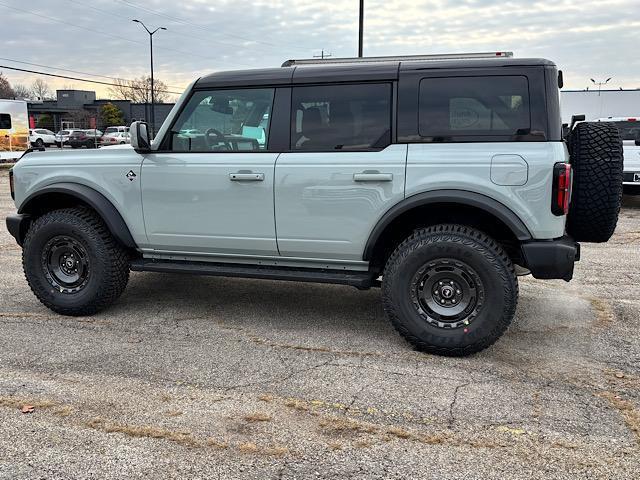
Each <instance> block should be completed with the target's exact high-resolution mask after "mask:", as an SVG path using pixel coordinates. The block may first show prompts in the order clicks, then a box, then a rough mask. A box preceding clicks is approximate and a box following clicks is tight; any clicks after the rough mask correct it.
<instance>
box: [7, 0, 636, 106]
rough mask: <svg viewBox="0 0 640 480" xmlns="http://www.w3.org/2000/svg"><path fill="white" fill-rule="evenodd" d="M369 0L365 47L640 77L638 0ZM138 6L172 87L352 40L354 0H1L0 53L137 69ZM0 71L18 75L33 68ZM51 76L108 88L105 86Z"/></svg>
mask: <svg viewBox="0 0 640 480" xmlns="http://www.w3.org/2000/svg"><path fill="white" fill-rule="evenodd" d="M365 5H366V11H365V54H366V55H402V54H420V53H443V52H465V51H493V50H512V51H514V52H515V54H516V55H517V56H519V57H526V56H534V57H545V58H549V59H551V60H554V61H555V62H556V63H557V64H558V66H559V67H560V68H561V69H563V70H564V72H565V82H566V85H567V87H568V88H584V87H585V86H587V83H588V82H589V78H591V77H594V78H595V77H597V78H602V77H605V78H606V77H613V80H612V82H611V85H612V86H614V87H616V88H617V87H618V86H622V87H625V88H640V56H639V55H637V49H638V45H640V28H639V27H640V2H636V1H629V0H624V1H623V0H597V1H596V0H581V1H577V0H557V1H554V2H531V1H525V0H511V1H506V2H505V1H496V0H428V1H427V0H424V1H404V0H397V1H392V0H387V1H382V0H375V1H373V0H366V1H365ZM7 6H8V7H9V8H8V7H7ZM27 11H28V12H27ZM29 12H31V13H29ZM133 18H138V19H140V20H142V21H144V22H145V23H147V24H148V25H149V26H150V27H155V26H165V27H167V29H168V30H167V31H160V32H158V33H157V35H155V36H154V57H155V58H154V60H155V69H156V75H157V77H158V78H161V79H162V80H163V81H165V82H166V83H167V84H169V85H173V86H176V87H182V86H186V85H187V84H188V83H189V82H190V81H191V80H192V79H194V78H196V77H198V76H201V75H203V74H206V73H208V72H211V71H215V70H229V69H238V68H251V67H266V66H277V65H280V64H281V63H282V62H283V61H284V60H286V59H289V58H304V57H310V56H312V55H314V54H317V53H319V51H320V49H324V50H325V51H328V52H331V53H332V54H333V55H334V56H354V55H355V54H356V52H357V29H358V2H355V1H352V0H348V1H347V0H333V1H330V2H317V1H312V0H305V1H301V0H287V1H280V0H273V1H266V0H253V1H250V2H249V1H238V0H236V1H231V0H219V1H216V2H215V3H213V2H210V1H206V0H191V1H183V2H175V1H170V0H147V1H145V2H142V1H140V0H91V1H89V0H59V1H58V2H50V1H45V0H30V1H29V2H18V1H17V0H0V19H2V31H3V35H2V38H1V39H0V52H2V53H0V57H5V58H13V59H15V60H21V61H27V62H33V63H40V64H44V65H52V66H58V67H64V68H68V69H73V70H80V71H86V72H89V73H96V74H101V75H108V76H114V77H122V78H133V77H138V76H140V75H144V74H146V73H147V72H148V70H149V55H148V40H149V39H148V36H147V34H146V32H144V30H143V29H142V28H141V26H140V25H138V24H135V23H133V22H131V21H130V20H131V19H133ZM0 64H3V65H13V66H19V65H17V64H15V63H11V62H8V61H6V60H0ZM23 66H24V65H23ZM27 68H28V67H27ZM34 69H36V70H38V69H39V70H43V69H42V68H38V67H34ZM49 71H52V70H49ZM4 73H5V74H6V75H7V76H8V77H9V78H10V80H11V81H14V82H23V83H31V82H32V81H33V79H34V77H32V76H29V75H24V74H17V73H15V72H13V73H12V72H10V71H8V70H5V72H4ZM60 73H62V72H60ZM48 81H49V83H50V84H51V85H53V86H56V87H62V86H63V85H64V86H75V87H78V88H85V89H94V88H95V89H96V90H98V92H99V93H102V94H104V93H106V87H105V88H102V87H98V86H95V87H94V86H91V84H81V83H79V82H72V81H66V80H55V81H54V80H48Z"/></svg>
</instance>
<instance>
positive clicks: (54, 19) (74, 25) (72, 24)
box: [0, 2, 247, 65]
mask: <svg viewBox="0 0 640 480" xmlns="http://www.w3.org/2000/svg"><path fill="white" fill-rule="evenodd" d="M0 6H2V7H5V8H8V9H11V10H15V11H17V12H22V13H28V14H30V15H35V16H37V17H40V18H44V19H46V20H50V21H53V22H57V23H61V24H63V25H68V26H70V27H74V28H79V29H81V30H86V31H88V32H91V33H94V34H95V33H97V34H99V35H105V36H107V37H112V38H117V39H119V40H124V41H126V42H130V43H135V44H137V45H144V46H145V47H146V46H147V44H146V43H145V42H140V41H138V40H131V39H130V38H126V37H122V36H120V35H114V34H112V33H108V32H102V31H100V30H95V29H92V28H88V27H83V26H80V25H76V24H74V23H70V22H66V21H64V20H60V19H58V18H55V17H51V16H48V15H42V14H40V13H37V12H33V11H31V10H23V9H20V8H16V7H13V6H11V5H7V4H5V3H2V2H0ZM163 50H168V51H171V52H175V53H179V54H180V55H192V56H195V57H200V58H204V59H207V60H215V61H220V59H218V58H213V57H206V56H204V55H199V54H197V53H194V52H184V51H182V50H176V49H174V48H168V47H163ZM236 64H238V65H240V63H236ZM243 65H247V64H243Z"/></svg>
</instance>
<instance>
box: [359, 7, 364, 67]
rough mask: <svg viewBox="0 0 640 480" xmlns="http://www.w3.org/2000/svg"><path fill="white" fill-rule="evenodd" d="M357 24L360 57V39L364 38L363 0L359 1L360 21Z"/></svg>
mask: <svg viewBox="0 0 640 480" xmlns="http://www.w3.org/2000/svg"><path fill="white" fill-rule="evenodd" d="M358 23H359V28H358V57H362V40H363V38H362V37H363V36H364V0H360V21H359V22H358Z"/></svg>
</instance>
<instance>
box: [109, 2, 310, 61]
mask: <svg viewBox="0 0 640 480" xmlns="http://www.w3.org/2000/svg"><path fill="white" fill-rule="evenodd" d="M118 1H119V2H120V3H124V4H125V5H127V6H129V7H131V8H137V9H138V10H142V11H144V12H147V13H150V14H152V15H156V16H158V17H162V18H166V19H168V20H171V21H173V22H176V23H182V24H184V25H189V26H192V27H195V28H199V29H201V30H204V31H206V32H207V33H211V32H210V30H209V29H208V28H207V27H204V26H203V25H198V24H197V23H193V22H190V21H188V20H184V19H182V18H177V17H175V16H173V15H167V14H166V13H162V12H159V11H157V10H152V9H150V8H146V7H142V6H140V5H136V4H134V3H131V2H129V1H127V0H118ZM215 33H217V34H219V35H225V36H227V37H232V38H238V39H240V40H245V41H247V42H254V43H261V44H263V45H268V46H270V47H278V46H286V47H289V48H294V49H297V50H304V51H308V50H309V49H307V48H303V47H299V46H294V45H292V44H283V43H281V44H276V43H271V42H265V41H262V40H254V39H252V38H248V37H243V36H242V35H236V34H234V33H226V32H215Z"/></svg>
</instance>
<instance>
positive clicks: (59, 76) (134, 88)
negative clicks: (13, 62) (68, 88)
mask: <svg viewBox="0 0 640 480" xmlns="http://www.w3.org/2000/svg"><path fill="white" fill-rule="evenodd" d="M0 68H6V69H8V70H15V71H17V72H26V73H33V74H35V75H46V76H47V77H56V78H64V79H66V80H75V81H78V82H87V83H95V84H98V85H107V86H109V87H117V88H131V89H132V90H141V89H140V87H135V86H133V85H118V84H115V83H109V82H101V81H100V80H89V79H87V78H78V77H70V76H68V75H58V74H55V73H48V72H38V71H36V70H27V69H26V68H18V67H10V66H8V65H0ZM156 91H157V92H162V93H171V94H173V95H182V92H172V91H171V90H156Z"/></svg>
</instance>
